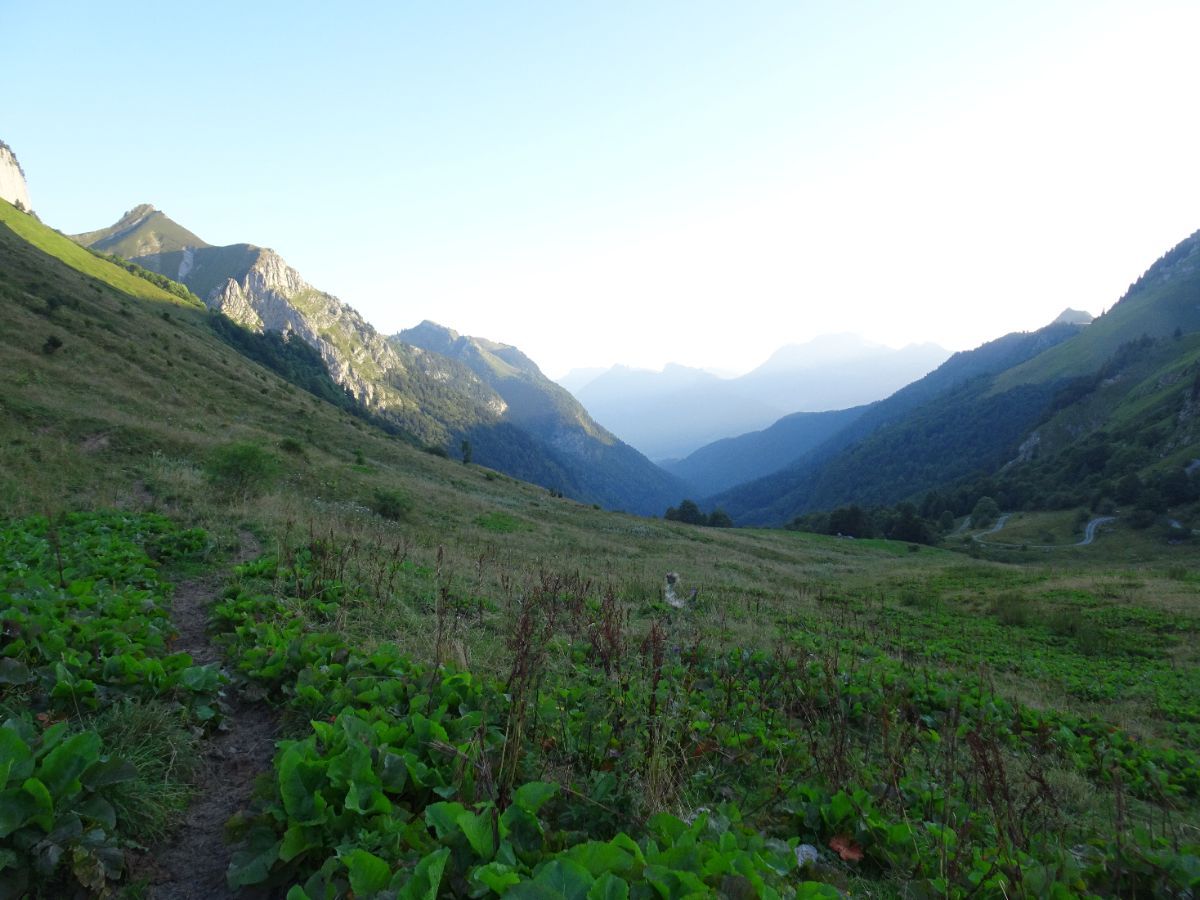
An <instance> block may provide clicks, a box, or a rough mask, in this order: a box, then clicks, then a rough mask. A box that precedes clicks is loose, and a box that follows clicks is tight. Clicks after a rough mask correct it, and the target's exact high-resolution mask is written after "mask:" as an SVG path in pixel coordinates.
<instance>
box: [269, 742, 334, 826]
mask: <svg viewBox="0 0 1200 900" xmlns="http://www.w3.org/2000/svg"><path fill="white" fill-rule="evenodd" d="M304 756H305V745H304V744H302V743H297V744H292V745H291V746H289V747H288V748H287V749H286V750H284V751H283V754H282V756H281V757H280V759H279V795H280V797H282V798H283V808H284V809H285V810H286V811H287V814H288V815H289V816H290V817H291V818H292V819H293V820H294V821H295V823H296V824H299V825H316V824H319V823H321V822H323V821H325V813H326V807H327V805H328V804H326V802H325V798H324V797H323V796H322V795H321V788H322V787H324V785H325V783H326V781H325V766H324V764H323V763H321V762H319V761H309V760H307V759H305V758H304Z"/></svg>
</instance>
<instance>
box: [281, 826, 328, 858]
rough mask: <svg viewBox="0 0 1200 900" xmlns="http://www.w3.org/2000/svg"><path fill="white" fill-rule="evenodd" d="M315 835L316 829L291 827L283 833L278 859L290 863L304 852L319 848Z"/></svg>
mask: <svg viewBox="0 0 1200 900" xmlns="http://www.w3.org/2000/svg"><path fill="white" fill-rule="evenodd" d="M316 834H319V831H317V829H314V828H306V827H305V826H303V825H292V826H291V827H290V828H288V830H287V831H286V832H284V835H283V842H282V843H281V844H280V845H279V858H280V859H281V860H283V861H284V862H291V861H292V860H293V859H295V858H296V857H297V856H299V855H300V854H301V853H303V852H304V851H305V850H311V849H312V848H313V847H317V846H320V842H319V840H316V839H314V835H316Z"/></svg>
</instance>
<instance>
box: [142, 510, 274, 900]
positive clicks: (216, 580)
mask: <svg viewBox="0 0 1200 900" xmlns="http://www.w3.org/2000/svg"><path fill="white" fill-rule="evenodd" d="M238 538H239V540H240V542H241V549H240V550H239V552H238V555H237V558H236V559H235V560H234V561H235V562H244V561H246V560H248V559H251V558H253V557H255V556H257V555H258V554H259V553H260V552H261V548H260V546H259V543H258V540H257V539H256V538H255V537H254V535H252V534H249V533H248V532H242V533H241V534H239V535H238ZM223 580H224V576H223V575H221V574H217V575H207V576H205V577H203V578H198V579H195V580H192V581H185V582H183V583H182V584H180V585H179V586H178V587H177V588H176V590H175V599H174V601H173V603H172V610H171V615H172V618H173V620H174V622H175V627H176V628H177V629H178V630H179V640H178V641H177V642H176V644H175V647H176V649H178V650H184V651H186V652H188V653H190V654H191V655H192V657H193V659H195V660H196V662H197V663H201V664H204V663H212V662H217V661H218V660H219V659H220V654H219V653H218V652H217V648H216V647H214V646H213V644H212V641H210V640H209V637H208V622H209V607H210V606H211V605H212V603H213V601H214V599H216V597H217V595H218V593H219V591H220V589H221V584H222V582H223ZM226 703H227V709H226V710H225V719H224V724H225V729H224V730H222V731H220V732H218V733H217V734H216V735H214V736H213V737H212V738H210V739H209V740H207V741H206V742H205V743H206V747H205V755H204V760H203V765H202V769H201V774H200V778H199V784H198V786H197V787H198V791H197V795H196V798H195V799H194V800H193V802H192V805H191V807H190V808H189V809H188V812H187V816H186V817H185V818H184V821H183V824H182V825H180V827H179V830H178V832H177V833H176V834H175V836H174V838H173V839H172V840H171V841H169V842H168V843H166V844H163V845H161V846H159V847H155V848H152V849H151V850H150V852H149V853H148V854H146V857H145V858H144V859H143V860H141V864H140V866H138V869H140V872H135V875H137V874H140V875H141V876H142V877H146V878H148V879H149V882H150V889H149V891H148V896H149V897H150V898H151V900H221V898H233V897H248V896H251V894H250V892H247V891H243V892H241V893H240V894H235V893H234V892H232V891H231V890H230V889H229V888H228V887H227V886H226V883H225V870H226V869H227V868H228V866H229V847H228V846H227V845H226V843H225V837H224V829H225V822H226V821H227V820H228V819H229V817H230V816H232V815H233V814H234V813H236V812H237V811H238V810H240V809H245V808H246V807H247V806H248V805H249V802H250V797H251V793H252V791H253V788H254V782H255V780H256V778H257V777H258V776H259V775H260V774H261V773H263V772H266V771H269V770H270V768H271V760H272V757H273V756H274V752H275V737H276V731H277V729H278V725H279V722H278V718H277V717H276V715H275V713H274V712H273V711H272V710H270V709H269V708H268V707H267V706H265V705H264V704H262V703H252V702H249V701H246V700H243V699H242V698H241V697H239V696H238V695H237V693H236V692H235V691H232V690H228V689H227V693H226ZM259 896H261V895H259Z"/></svg>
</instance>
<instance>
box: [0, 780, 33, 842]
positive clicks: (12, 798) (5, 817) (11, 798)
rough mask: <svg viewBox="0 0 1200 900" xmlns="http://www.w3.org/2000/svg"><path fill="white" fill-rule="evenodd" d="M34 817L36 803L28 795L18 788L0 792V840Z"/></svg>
mask: <svg viewBox="0 0 1200 900" xmlns="http://www.w3.org/2000/svg"><path fill="white" fill-rule="evenodd" d="M36 815H37V803H36V802H35V800H34V798H32V797H31V796H30V794H29V793H26V792H25V791H23V790H20V788H19V787H12V788H10V790H7V791H0V838H7V836H8V835H10V834H12V833H13V832H16V830H17V829H18V828H20V827H22V826H23V824H25V822H28V821H29V817H30V816H36Z"/></svg>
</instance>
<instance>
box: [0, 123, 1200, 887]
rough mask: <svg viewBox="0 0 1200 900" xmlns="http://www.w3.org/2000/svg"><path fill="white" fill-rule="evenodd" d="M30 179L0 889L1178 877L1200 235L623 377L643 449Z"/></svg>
mask: <svg viewBox="0 0 1200 900" xmlns="http://www.w3.org/2000/svg"><path fill="white" fill-rule="evenodd" d="M0 151H4V152H5V154H7V156H5V157H4V160H0V162H2V163H4V166H5V178H6V179H7V180H6V181H5V191H6V192H7V193H11V194H13V196H14V198H16V193H17V188H18V187H24V180H23V178H24V176H23V172H22V169H20V168H19V166H18V164H17V163H16V157H12V158H11V161H10V158H8V157H10V156H11V151H10V150H8V148H7V146H6V145H0ZM18 181H19V184H18ZM7 193H6V196H7ZM22 197H23V198H24V199H22V203H20V208H18V206H17V205H13V204H10V203H7V202H4V200H0V316H2V322H4V325H5V326H4V330H2V332H0V372H2V374H4V379H5V384H6V390H5V391H4V392H2V395H0V498H2V500H0V722H2V725H0V900H7V898H13V899H14V900H16V899H18V898H54V896H97V898H113V896H118V898H128V899H130V900H133V898H158V899H160V900H179V899H181V898H218V896H229V898H260V896H272V898H274V896H281V898H282V896H286V898H288V900H318V899H319V900H335V899H337V898H346V899H347V900H349V899H350V898H379V899H380V900H392V899H396V898H420V899H422V900H436V899H437V898H451V896H455V898H457V896H472V898H490V896H503V898H514V899H515V900H520V899H521V898H580V899H582V898H587V899H588V900H592V899H593V898H652V896H659V898H691V896H760V898H842V896H880V898H901V896H904V898H917V896H953V898H977V896H1177V898H1184V896H1192V895H1193V894H1194V893H1195V890H1196V889H1198V887H1200V842H1198V838H1196V835H1198V832H1200V756H1198V751H1196V749H1198V746H1200V706H1198V703H1200V640H1198V637H1200V607H1198V605H1196V600H1198V598H1200V574H1198V568H1196V550H1195V548H1196V539H1195V534H1196V530H1195V529H1196V528H1198V526H1200V475H1198V474H1196V473H1198V468H1200V463H1198V462H1196V460H1198V458H1200V431H1198V427H1196V422H1200V416H1198V396H1200V312H1198V311H1200V305H1198V304H1196V299H1198V296H1200V294H1198V284H1200V281H1198V280H1200V233H1198V234H1194V235H1192V236H1190V238H1187V239H1186V240H1183V241H1182V242H1181V244H1178V245H1177V246H1176V247H1175V248H1172V250H1170V251H1169V252H1168V253H1165V254H1164V256H1163V257H1162V258H1160V259H1159V260H1158V262H1157V263H1154V264H1153V265H1152V266H1151V268H1150V269H1148V270H1147V271H1146V274H1145V275H1144V276H1142V277H1141V278H1140V280H1138V281H1136V282H1135V283H1134V284H1132V286H1130V288H1129V290H1128V292H1127V293H1126V295H1124V296H1123V298H1122V299H1121V301H1120V302H1117V304H1116V305H1115V306H1114V307H1112V308H1110V310H1108V311H1106V312H1105V314H1103V316H1102V317H1099V318H1097V319H1094V320H1093V319H1092V318H1091V317H1090V316H1087V314H1086V313H1080V312H1078V311H1074V310H1067V311H1066V312H1064V313H1063V314H1062V316H1060V317H1058V318H1057V319H1056V320H1055V322H1052V323H1050V324H1048V325H1046V326H1044V328H1042V329H1039V330H1037V331H1032V332H1014V334H1010V335H1006V336H1002V337H1000V338H996V340H994V341H990V342H986V343H984V344H982V346H979V347H978V348H976V349H973V350H966V352H960V353H956V354H953V355H950V356H949V358H947V355H946V354H944V353H943V352H941V350H940V349H938V348H936V347H932V346H929V344H913V346H911V347H910V348H908V349H907V350H906V352H887V353H886V352H884V350H882V349H880V348H878V347H859V348H858V349H857V350H854V352H856V353H858V354H859V355H858V356H856V358H854V361H853V364H852V365H851V366H850V370H854V371H856V372H857V374H860V376H863V378H862V379H859V380H856V378H853V377H852V376H851V372H850V370H847V371H842V370H839V368H836V366H834V365H833V364H829V365H828V366H826V367H824V368H822V366H821V365H817V364H816V362H812V360H817V361H820V353H818V350H820V347H817V346H816V344H814V346H810V347H808V348H806V349H803V348H802V349H794V348H793V350H787V352H781V353H780V354H776V358H775V359H774V360H773V362H772V364H769V365H768V366H764V367H763V368H762V371H758V372H757V374H755V377H746V378H745V379H740V384H739V385H738V386H737V388H730V386H725V388H718V386H714V385H715V380H714V379H715V377H713V376H708V374H707V373H700V372H698V370H695V371H683V370H682V367H679V368H678V371H674V370H672V371H668V372H664V373H662V374H664V378H665V379H666V380H672V379H673V382H672V386H671V388H670V390H666V391H664V390H662V383H661V382H660V383H659V386H656V388H654V386H646V385H644V384H643V388H644V390H642V391H641V394H638V390H636V389H635V390H632V394H630V392H629V391H630V389H629V385H628V384H626V385H625V386H624V388H622V389H620V391H625V394H622V392H620V391H613V392H612V395H611V397H610V398H611V400H612V404H613V406H612V409H613V410H617V412H620V410H622V409H624V412H638V410H631V409H629V408H628V407H631V406H632V404H634V402H632V401H631V400H629V397H632V396H641V397H642V400H643V401H644V402H646V409H642V410H640V412H641V413H642V414H644V415H648V416H649V418H650V419H654V418H655V416H658V419H659V421H658V425H659V426H666V427H665V431H660V433H659V437H661V434H662V433H668V434H670V433H673V436H674V438H677V439H679V440H680V442H683V443H678V444H676V445H673V446H670V448H668V446H666V445H660V448H662V449H664V452H667V451H671V452H674V451H679V452H680V454H683V455H684V456H685V458H676V460H673V461H672V462H668V463H664V466H665V468H660V467H658V466H655V464H654V463H652V462H650V460H649V458H647V456H644V455H643V454H642V452H638V450H635V449H634V446H631V445H629V444H626V443H624V442H623V440H622V439H620V438H619V437H618V436H617V434H614V433H613V432H611V431H608V430H607V428H606V427H604V426H601V425H600V424H599V421H598V419H600V420H604V418H602V416H600V415H599V414H598V416H596V418H595V419H594V418H593V412H594V410H592V412H589V409H588V408H586V406H584V404H583V403H581V402H580V400H577V398H576V397H575V396H572V395H571V394H569V392H568V391H566V390H565V389H564V388H562V386H559V385H558V384H554V383H552V382H550V380H548V379H547V378H546V377H545V376H544V374H542V372H541V370H540V368H539V366H538V365H536V362H534V360H533V359H530V358H529V356H528V355H526V354H524V353H523V352H522V350H520V349H518V348H517V347H514V346H510V344H505V343H500V342H498V341H492V340H488V338H485V337H474V336H469V335H462V334H460V332H457V331H455V330H454V329H451V328H449V326H445V325H442V324H438V323H437V322H433V320H431V319H424V320H420V324H419V325H415V326H413V328H408V329H404V330H402V331H400V332H397V334H394V335H384V334H380V332H379V331H378V330H376V329H374V328H373V326H372V325H371V324H370V323H367V322H366V320H365V319H364V318H362V317H361V316H360V314H359V313H358V312H356V311H354V310H353V308H352V307H349V306H347V305H346V304H343V302H342V301H341V300H338V299H337V298H336V296H334V295H332V294H329V293H325V292H324V290H322V289H318V288H316V287H313V286H312V284H310V283H308V282H307V281H305V280H304V277H302V276H301V275H300V274H299V272H298V271H296V270H295V269H293V268H292V266H290V265H288V264H287V263H286V262H284V260H283V258H282V257H281V256H280V254H278V253H276V252H275V251H272V250H269V248H265V247H259V246H257V245H250V244H236V245H228V246H220V247H218V246H212V245H209V244H208V242H205V241H204V240H202V239H200V238H199V236H197V235H196V234H194V233H192V232H190V230H188V229H187V228H185V227H182V226H180V224H179V223H176V222H174V221H172V220H170V218H168V217H167V216H166V215H164V214H163V212H161V211H158V210H156V209H155V208H152V206H150V205H145V204H143V205H139V206H136V208H133V209H131V210H130V211H128V212H127V214H125V215H124V216H122V217H121V218H120V220H119V221H118V222H116V223H115V224H113V226H112V227H108V228H104V229H100V230H96V232H88V233H84V234H77V235H74V236H73V238H67V236H65V235H62V234H61V233H59V232H56V230H54V229H53V228H50V227H47V224H44V223H42V222H41V221H40V220H38V218H37V217H36V216H35V215H31V214H30V212H29V211H28V206H29V193H28V191H26V192H24V193H23V194H22ZM802 350H803V352H802ZM797 354H798V355H799V356H805V354H808V356H806V359H808V360H809V362H804V364H803V365H802V362H803V360H800V361H798V358H799V356H798V355H797ZM810 364H811V365H810ZM805 365H808V366H809V368H811V370H812V371H814V372H820V373H822V374H824V376H826V377H828V378H832V379H833V382H836V383H839V385H840V388H841V389H844V390H845V391H846V394H845V398H846V403H845V408H834V407H835V406H838V404H835V403H833V401H832V400H829V402H828V404H827V406H823V407H821V410H820V412H799V413H790V414H787V415H784V416H781V418H780V416H779V415H776V414H775V412H778V410H776V406H779V404H782V406H787V403H788V402H792V401H794V402H797V403H803V404H804V406H811V403H810V402H809V401H802V400H798V395H797V394H796V391H798V390H799V389H798V388H796V384H797V382H794V380H790V382H786V383H784V382H775V380H772V378H773V373H778V371H780V370H787V371H788V372H792V374H794V371H793V370H796V368H797V367H798V366H799V368H804V366H805ZM889 367H890V368H889ZM886 368H888V370H889V371H890V374H889V376H888V377H890V378H896V379H899V380H898V382H896V385H895V388H889V389H888V390H889V391H890V392H889V394H888V396H886V397H883V398H882V400H871V396H874V395H871V396H868V395H866V394H863V392H862V391H863V390H866V389H865V388H863V384H864V383H866V382H870V383H871V384H872V385H876V386H877V385H878V384H880V383H881V380H880V379H881V378H883V376H881V374H880V373H881V372H882V371H883V370H886ZM900 370H902V371H905V372H907V374H905V376H904V377H902V378H901V377H900V376H899V374H896V372H898V371H900ZM910 370H911V371H910ZM643 374H644V373H643ZM866 376H870V378H868V377H866ZM788 377H790V378H791V377H792V376H788ZM623 378H624V379H626V380H629V379H632V380H634V382H636V380H637V378H635V377H634V376H630V374H629V373H628V372H626V373H624V374H622V373H619V372H617V373H613V372H608V373H605V374H600V373H595V379H594V380H593V383H592V385H587V384H584V385H582V386H577V388H576V392H577V395H578V396H580V397H583V396H584V395H586V392H587V389H588V386H593V389H594V391H598V392H599V391H601V389H604V388H605V384H604V383H601V382H604V380H605V379H607V382H608V383H610V384H608V388H612V383H613V382H620V380H622V379H623ZM643 380H644V379H643ZM652 380H653V379H652ZM751 383H756V385H757V388H756V390H758V391H760V392H758V394H757V395H754V396H755V397H756V398H755V400H750V398H749V397H750V396H751V395H750V394H745V392H739V391H749V390H750V389H749V386H748V385H750V384H751ZM814 384H817V383H816V382H814ZM815 390H817V394H821V395H822V396H824V397H826V398H827V400H828V398H829V397H832V396H833V395H832V394H830V392H829V391H828V390H824V389H820V388H817V389H815ZM871 390H875V388H872V389H871ZM688 391H692V394H694V395H695V396H694V397H692V401H695V403H694V404H692V406H688V404H686V403H684V402H683V400H682V398H683V397H684V396H685V395H686V394H688ZM726 391H728V392H727V394H726ZM854 391H859V392H858V394H856V392H854ZM596 396H599V394H596ZM839 396H840V395H839ZM860 401H865V402H860ZM706 402H708V403H709V406H710V407H712V408H710V409H709V410H708V412H710V413H712V414H713V418H714V420H716V419H720V416H721V415H726V414H727V418H726V422H728V421H731V420H730V419H728V416H734V418H736V416H743V418H744V419H745V421H746V422H752V425H748V426H746V428H745V430H744V431H742V432H740V433H734V432H728V433H722V434H721V436H720V439H719V440H715V442H713V443H708V444H706V445H704V446H698V438H697V434H690V436H686V434H683V432H682V430H680V428H682V426H680V422H684V421H686V420H689V419H690V420H692V421H695V420H697V419H698V415H697V414H696V413H695V409H696V408H697V407H696V404H698V406H701V407H702V406H703V404H704V403H706ZM814 402H815V401H814ZM655 404H659V406H655ZM672 404H674V407H678V408H677V409H676V412H678V413H679V414H680V415H682V416H683V418H682V419H679V420H678V421H674V420H671V419H670V418H668V416H667V415H666V413H665V412H664V410H667V409H671V408H672ZM773 404H775V406H773ZM647 409H648V410H649V413H647ZM655 410H658V412H655ZM689 410H692V412H689ZM764 410H767V413H764ZM770 410H775V412H770ZM644 415H643V418H644ZM746 416H749V418H746ZM755 416H757V418H755ZM738 421H742V420H738ZM606 424H607V421H606ZM754 428H757V430H754ZM685 439H686V440H685ZM686 442H691V443H690V444H689V445H686V446H685V444H686ZM684 450H689V451H690V452H686V454H684ZM689 494H691V498H692V500H694V502H692V503H691V505H689V506H685V509H686V510H688V511H689V517H690V518H691V521H694V522H701V523H703V524H690V523H688V522H686V521H673V520H678V518H680V515H679V514H680V508H684V503H683V502H684V500H686V499H688V496H689ZM695 500H698V503H696V502H695ZM668 508H670V510H668ZM719 511H720V512H722V514H725V515H718V512H719ZM667 512H670V515H665V514H667ZM692 512H694V514H696V515H695V516H691V514H692ZM731 517H732V521H731ZM706 524H707V526H710V527H703V526H706ZM731 524H733V526H737V527H716V526H731Z"/></svg>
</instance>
